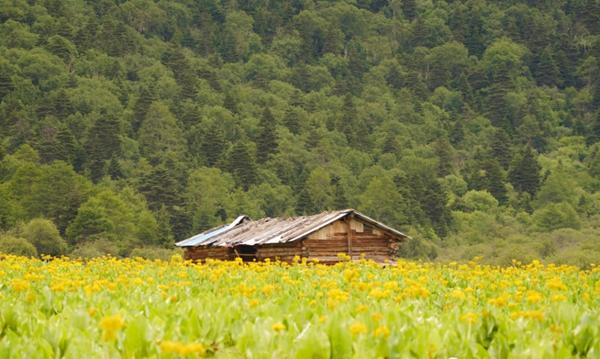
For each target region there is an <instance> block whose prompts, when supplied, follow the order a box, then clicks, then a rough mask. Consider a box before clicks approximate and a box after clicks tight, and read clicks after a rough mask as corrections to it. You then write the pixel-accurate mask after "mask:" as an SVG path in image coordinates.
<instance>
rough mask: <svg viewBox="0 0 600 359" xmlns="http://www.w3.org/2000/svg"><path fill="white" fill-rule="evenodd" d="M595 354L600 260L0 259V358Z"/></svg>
mask: <svg viewBox="0 0 600 359" xmlns="http://www.w3.org/2000/svg"><path fill="white" fill-rule="evenodd" d="M82 355H84V356H85V357H87V358H114V357H128V358H137V357H150V358H176V357H216V358H240V357H241V358H244V357H246V358H408V357H417V358H449V357H457V358H475V357H476V358H487V357H490V358H563V357H590V358H592V357H596V358H597V357H600V267H598V266H591V267H589V268H587V269H585V270H584V269H579V268H577V267H572V266H555V265H544V264H542V263H540V262H538V261H534V262H532V263H529V264H521V263H519V262H516V261H515V262H514V263H513V265H512V266H508V267H496V266H488V265H481V264H479V263H478V262H477V261H476V260H475V261H471V262H468V263H448V264H430V263H417V262H408V261H398V262H396V263H393V265H388V266H385V267H382V266H380V265H377V264H375V263H373V262H368V261H358V262H350V261H343V262H341V263H338V264H336V265H333V266H325V265H321V264H319V263H316V262H307V261H306V260H300V259H298V260H296V261H295V263H293V264H286V263H279V262H263V263H249V264H247V263H242V262H241V261H232V262H217V261H209V262H208V263H204V264H193V263H190V262H186V261H183V260H182V259H181V257H178V256H174V257H173V258H171V260H169V261H160V260H154V261H150V260H144V259H139V258H138V259H116V258H111V257H103V258H98V259H93V260H89V261H85V262H84V261H81V260H75V259H67V258H58V259H57V258H54V259H51V258H45V259H30V258H25V257H17V256H3V257H0V358H58V357H65V358H80V357H82Z"/></svg>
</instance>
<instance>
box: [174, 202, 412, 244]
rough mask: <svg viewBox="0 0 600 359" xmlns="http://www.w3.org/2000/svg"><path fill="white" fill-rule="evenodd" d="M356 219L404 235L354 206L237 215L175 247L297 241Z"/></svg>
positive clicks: (397, 234) (403, 236) (399, 235)
mask: <svg viewBox="0 0 600 359" xmlns="http://www.w3.org/2000/svg"><path fill="white" fill-rule="evenodd" d="M350 215H352V216H354V217H355V218H358V219H360V220H363V221H365V222H368V223H370V224H371V225H373V226H375V227H377V228H379V229H381V230H383V231H385V232H388V233H391V234H393V235H394V236H393V237H397V238H398V239H402V238H408V236H407V235H406V234H404V233H402V232H400V231H398V230H396V229H393V228H391V227H388V226H386V225H384V224H383V223H381V222H378V221H376V220H374V219H372V218H370V217H367V216H365V215H364V214H362V213H360V212H357V211H355V210H354V209H344V210H340V211H331V212H323V213H319V214H315V215H312V216H301V217H288V218H263V219H259V220H256V221H253V220H251V219H250V217H248V216H239V217H237V218H236V219H235V220H234V221H233V222H231V223H230V224H227V225H223V226H219V227H216V228H213V229H210V230H208V231H206V232H202V233H200V234H197V235H195V236H193V237H191V238H188V239H185V240H183V241H181V242H178V243H176V245H177V246H178V247H196V246H216V247H234V246H238V245H250V246H253V245H257V244H275V243H288V242H293V241H297V240H299V239H302V238H304V237H306V236H307V235H309V234H311V233H313V232H316V231H318V230H319V229H321V228H323V227H325V226H327V225H329V224H331V223H333V222H335V221H337V220H339V219H342V218H344V217H347V216H350Z"/></svg>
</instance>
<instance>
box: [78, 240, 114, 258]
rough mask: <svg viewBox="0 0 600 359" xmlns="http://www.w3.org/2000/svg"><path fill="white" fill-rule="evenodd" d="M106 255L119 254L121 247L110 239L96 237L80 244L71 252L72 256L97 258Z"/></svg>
mask: <svg viewBox="0 0 600 359" xmlns="http://www.w3.org/2000/svg"><path fill="white" fill-rule="evenodd" d="M106 255H111V256H114V257H116V256H119V248H118V247H117V246H116V245H115V244H114V243H112V242H111V241H109V240H106V239H96V240H94V241H88V242H85V243H81V244H79V245H78V246H77V247H76V248H75V249H74V250H73V251H72V252H71V253H70V254H69V257H72V258H95V257H102V256H106Z"/></svg>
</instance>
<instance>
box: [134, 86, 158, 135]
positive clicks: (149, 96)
mask: <svg viewBox="0 0 600 359" xmlns="http://www.w3.org/2000/svg"><path fill="white" fill-rule="evenodd" d="M155 100H156V95H155V94H154V89H153V88H146V87H142V89H141V91H140V97H138V99H137V101H136V103H135V106H134V107H133V121H132V122H131V129H132V130H133V133H137V132H138V131H139V129H140V127H141V126H142V123H143V122H144V119H145V118H146V114H147V113H148V109H149V108H150V105H152V102H154V101H155Z"/></svg>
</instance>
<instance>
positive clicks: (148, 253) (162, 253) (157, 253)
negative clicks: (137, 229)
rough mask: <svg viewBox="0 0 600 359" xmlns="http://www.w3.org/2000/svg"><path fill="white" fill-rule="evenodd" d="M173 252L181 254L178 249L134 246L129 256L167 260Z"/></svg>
mask: <svg viewBox="0 0 600 359" xmlns="http://www.w3.org/2000/svg"><path fill="white" fill-rule="evenodd" d="M174 254H181V250H179V249H167V248H162V247H139V248H134V249H133V250H132V251H131V253H130V254H129V256H130V257H141V258H145V259H163V260H168V259H169V258H171V257H172V256H173V255H174Z"/></svg>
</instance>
